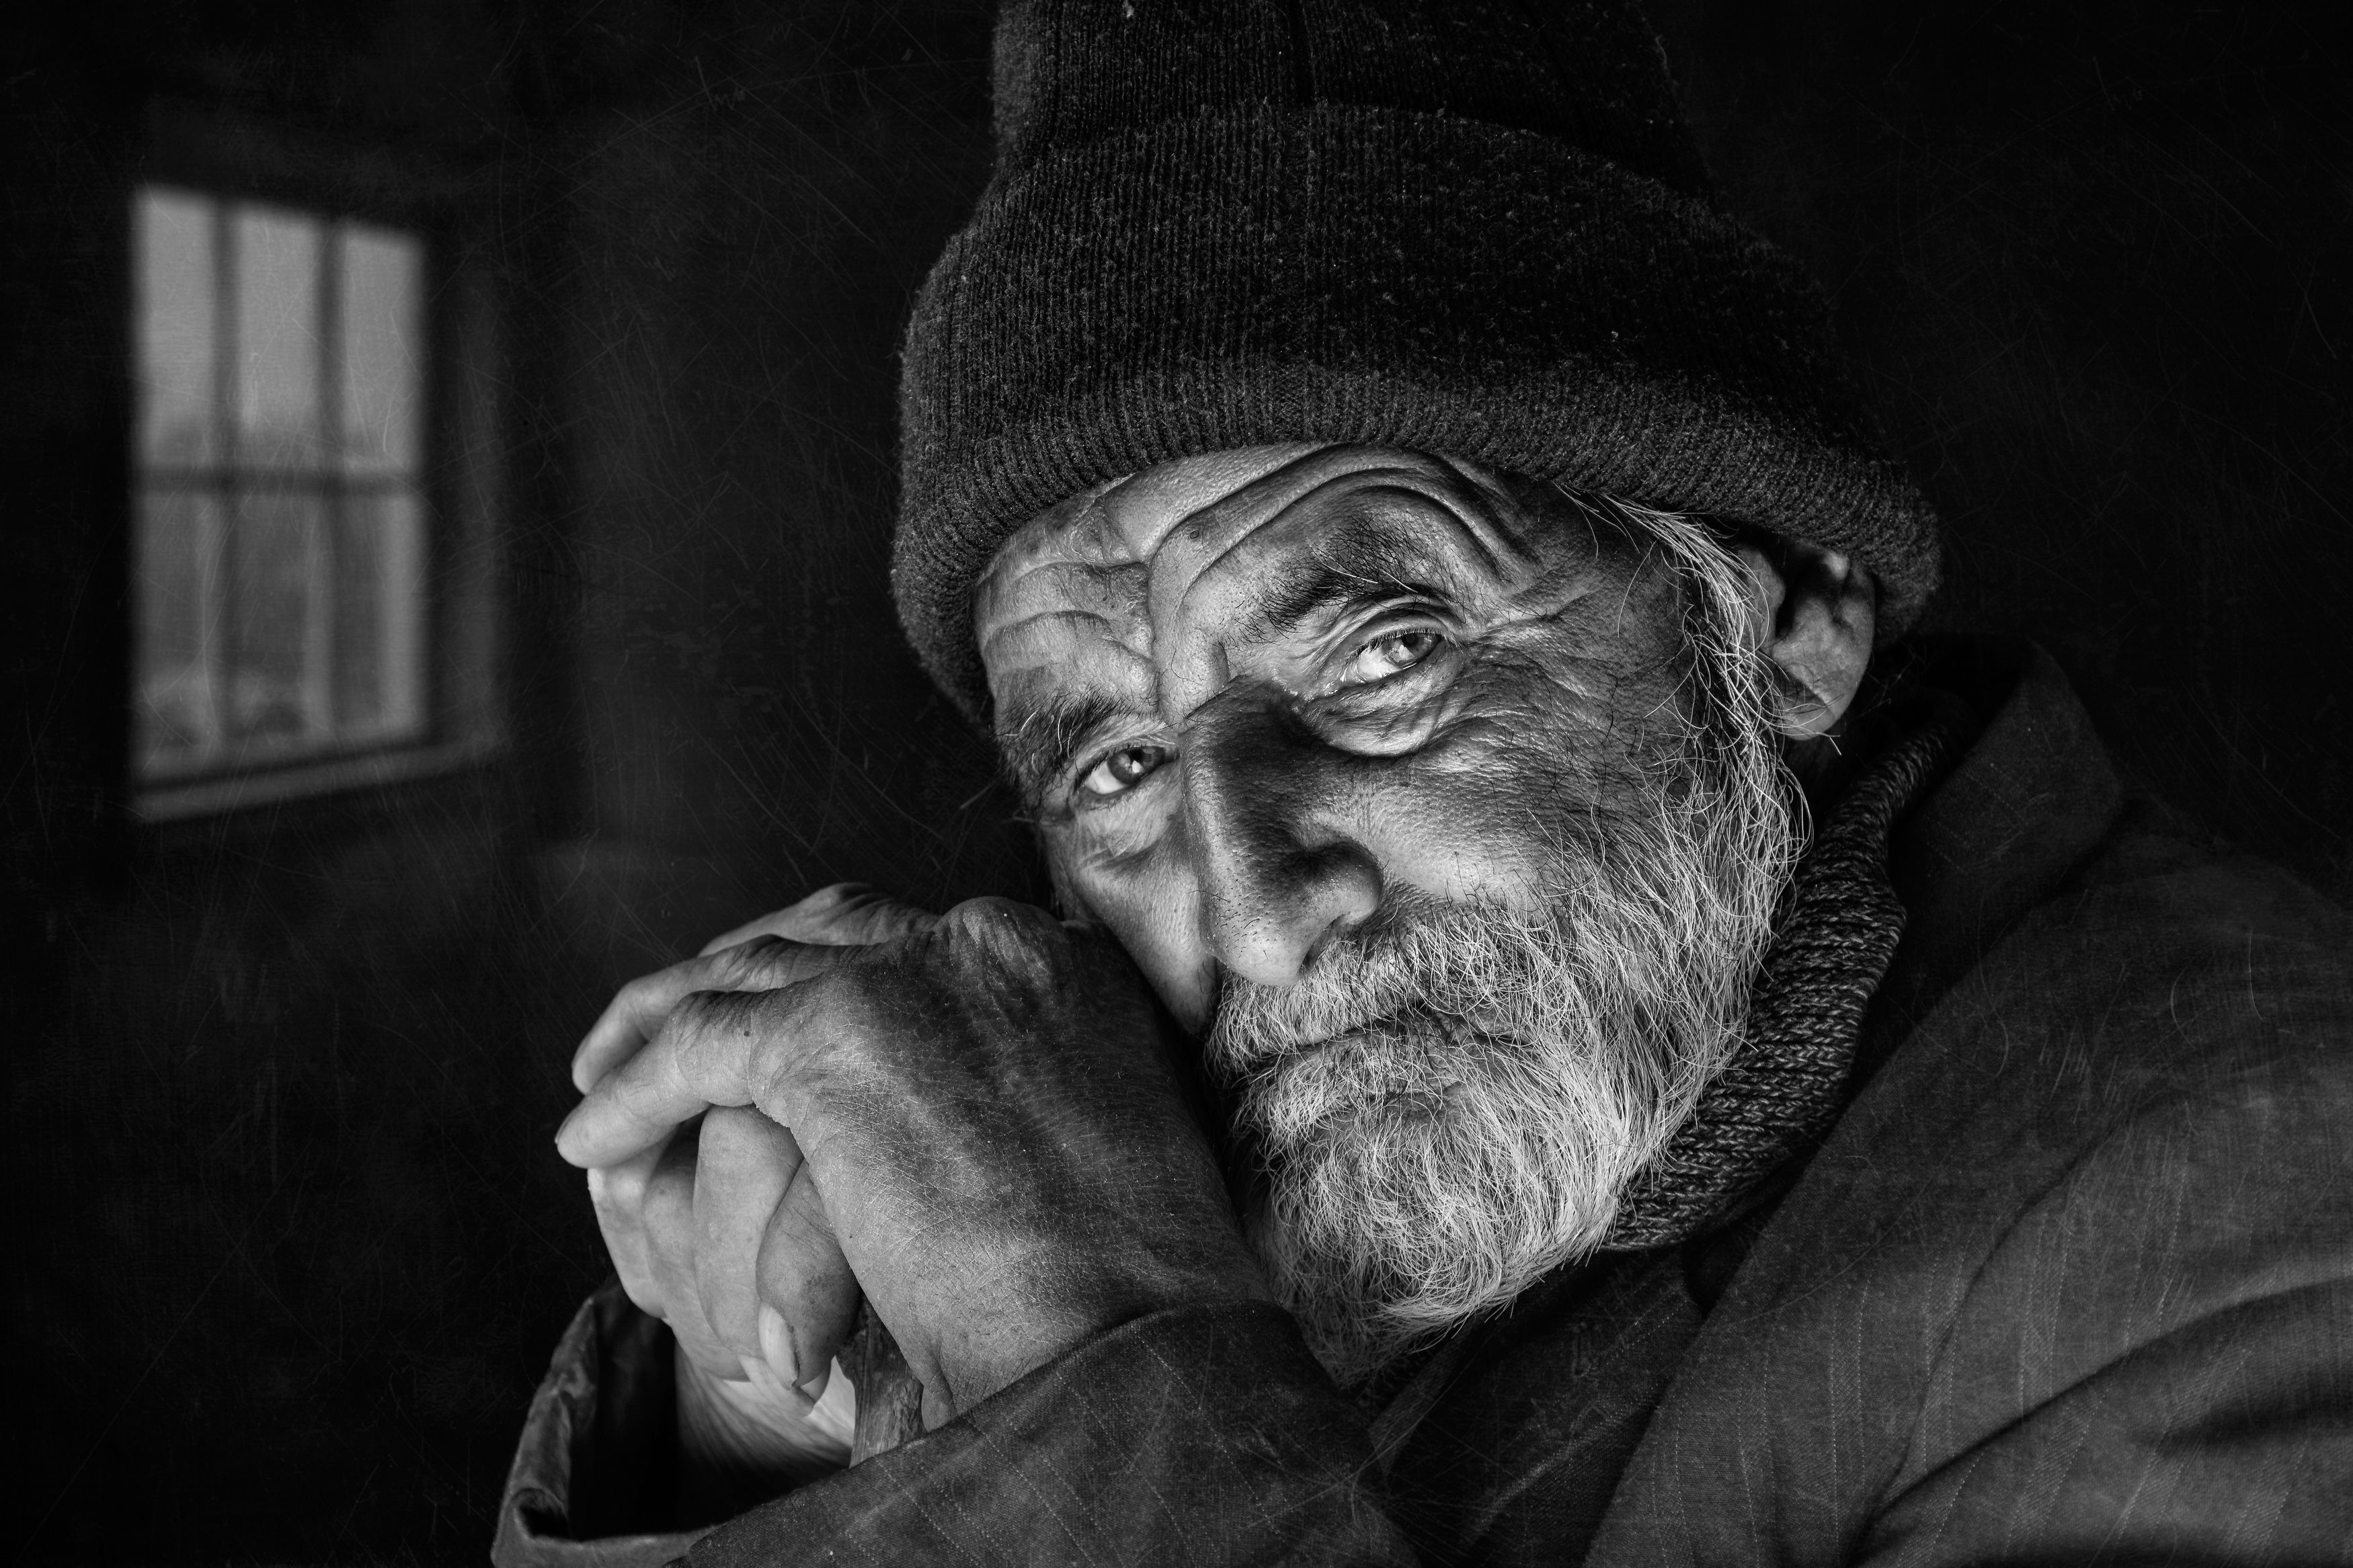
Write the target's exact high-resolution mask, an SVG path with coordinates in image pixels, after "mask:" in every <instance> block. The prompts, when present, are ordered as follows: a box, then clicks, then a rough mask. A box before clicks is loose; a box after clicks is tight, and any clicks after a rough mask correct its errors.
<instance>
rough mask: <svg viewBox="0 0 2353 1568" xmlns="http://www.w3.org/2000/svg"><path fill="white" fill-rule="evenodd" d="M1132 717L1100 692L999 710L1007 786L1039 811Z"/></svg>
mask: <svg viewBox="0 0 2353 1568" xmlns="http://www.w3.org/2000/svg"><path fill="white" fill-rule="evenodd" d="M1127 712H1128V708H1127V705H1126V704H1125V703H1124V702H1122V701H1120V700H1118V699H1116V698H1114V697H1111V696H1108V695H1106V694H1105V693H1103V692H1100V691H1084V692H1072V691H1057V692H1052V693H1050V694H1049V695H1047V696H1046V697H1044V698H1041V699H1039V700H1037V701H1034V702H1029V703H1017V704H1012V705H1009V706H1008V707H1007V708H1001V709H999V710H997V758H998V761H999V763H1000V764H1001V765H1002V766H1003V768H1004V770H1005V777H1006V782H1007V783H1008V784H1011V785H1012V786H1013V788H1014V790H1015V791H1016V792H1017V793H1018V795H1020V796H1021V798H1022V800H1023V802H1024V803H1026V804H1027V805H1029V807H1030V808H1031V809H1032V810H1035V809H1037V807H1038V806H1039V804H1040V803H1041V802H1043V801H1044V799H1045V798H1046V792H1047V791H1048V789H1050V787H1052V785H1053V783H1054V781H1055V780H1056V779H1058V778H1060V776H1061V775H1062V771H1063V770H1064V769H1065V768H1068V767H1069V766H1070V765H1071V758H1072V757H1074V756H1076V755H1077V754H1078V753H1079V752H1080V750H1081V749H1082V748H1083V747H1084V746H1085V745H1086V744H1087V743H1088V742H1090V741H1092V739H1093V738H1094V737H1095V735H1096V734H1097V733H1098V732H1099V731H1102V730H1103V728H1104V727H1105V726H1107V725H1109V724H1110V723H1111V721H1113V720H1114V719H1118V718H1121V717H1124V716H1125V715H1126V714H1127Z"/></svg>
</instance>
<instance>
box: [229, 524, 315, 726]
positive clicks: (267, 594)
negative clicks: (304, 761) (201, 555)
mask: <svg viewBox="0 0 2353 1568" xmlns="http://www.w3.org/2000/svg"><path fill="white" fill-rule="evenodd" d="M324 510H325V509H324V508H323V507H322V505H321V504H320V498H319V497H318V496H317V495H315V494H311V493H306V492H303V491H300V490H259V491H248V493H247V494H246V495H245V496H244V497H243V498H242V499H241V501H240V504H239V506H238V510H237V523H236V528H235V530H234V531H233V533H232V535H231V538H230V551H229V554H230V558H231V561H232V563H233V565H232V568H231V576H232V578H233V583H232V585H231V588H230V605H231V614H230V616H229V637H228V659H227V664H228V680H229V690H228V697H229V701H228V722H229V731H230V733H231V734H232V735H233V736H235V737H236V739H237V742H238V744H239V747H240V749H241V750H243V751H245V752H248V754H251V755H258V756H271V755H277V754H280V753H281V752H287V751H290V750H299V749H301V747H302V746H304V745H305V744H306V743H315V742H321V741H323V740H325V739H326V738H327V734H328V728H329V725H328V714H327V711H326V708H327V703H326V697H327V690H326V686H325V679H326V675H327V670H326V651H327V650H326V633H327V631H328V626H327V620H326V617H327V615H328V613H329V609H330V606H329V605H328V602H327V595H326V594H325V593H324V592H323V591H322V590H323V589H324V587H325V585H326V584H325V577H326V564H327V563H326V558H325V557H326V552H325V550H324V548H323V546H324V544H325V541H324V539H323V538H322V536H321V520H322V516H323V514H324Z"/></svg>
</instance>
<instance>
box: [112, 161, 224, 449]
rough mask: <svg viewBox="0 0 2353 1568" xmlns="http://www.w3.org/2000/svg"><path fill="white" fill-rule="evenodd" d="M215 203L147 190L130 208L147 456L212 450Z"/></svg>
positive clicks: (141, 424) (141, 409) (141, 430)
mask: <svg viewBox="0 0 2353 1568" xmlns="http://www.w3.org/2000/svg"><path fill="white" fill-rule="evenodd" d="M212 217H213V204H212V203H210V202H208V201H206V200H205V199H204V198H203V197H202V196H192V195H187V194H186V193H185V192H181V191H159V190H144V191H142V192H140V193H139V199H138V202H137V204H136V205H135V206H134V207H133V208H132V246H133V247H134V249H135V254H136V256H137V258H138V259H137V263H136V266H137V269H138V282H137V289H138V293H139V298H138V303H137V307H136V309H137V316H136V321H137V327H136V331H137V334H138V349H137V353H138V372H137V374H138V381H139V454H140V457H141V458H142V460H143V461H145V462H150V463H197V462H202V461H203V460H204V459H205V458H206V457H208V456H210V455H211V452H212V408H213V326H214V323H213V303H214V296H213V222H212Z"/></svg>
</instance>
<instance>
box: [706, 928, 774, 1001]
mask: <svg viewBox="0 0 2353 1568" xmlns="http://www.w3.org/2000/svg"><path fill="white" fill-rule="evenodd" d="M785 951H786V942H785V941H784V940H783V939H782V938H780V937H775V936H769V935H765V934H763V935H760V936H755V937H753V938H751V939H750V940H749V941H746V942H738V943H736V944H735V945H734V946H733V947H730V948H725V949H723V950H721V951H720V952H717V953H714V954H713V955H712V957H711V958H710V959H708V960H706V961H705V962H706V963H708V965H709V970H708V973H709V975H710V977H711V978H712V979H714V980H716V981H717V982H718V983H719V984H720V986H721V987H723V988H724V989H727V990H734V991H750V990H765V989H766V988H767V987H768V986H770V985H771V984H775V981H774V978H773V976H774V975H775V973H776V960H777V958H778V956H779V955H780V954H782V953H783V952H785Z"/></svg>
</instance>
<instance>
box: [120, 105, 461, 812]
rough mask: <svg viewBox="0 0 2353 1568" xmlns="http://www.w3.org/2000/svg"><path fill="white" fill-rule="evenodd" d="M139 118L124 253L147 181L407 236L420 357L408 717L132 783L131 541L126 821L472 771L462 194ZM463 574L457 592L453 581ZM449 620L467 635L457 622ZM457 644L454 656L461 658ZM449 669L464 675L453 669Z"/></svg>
mask: <svg viewBox="0 0 2353 1568" xmlns="http://www.w3.org/2000/svg"><path fill="white" fill-rule="evenodd" d="M149 118H150V123H149V128H148V133H147V136H146V138H145V148H146V151H145V155H144V156H143V157H142V158H141V159H139V160H138V161H137V163H135V165H134V167H133V168H132V171H131V174H132V177H131V180H130V181H129V183H128V184H127V186H126V187H125V189H124V191H123V197H122V208H121V216H122V222H123V225H124V232H125V235H126V237H129V238H132V240H133V241H134V242H135V232H134V216H133V215H134V212H135V208H136V205H137V203H138V201H139V199H140V197H141V195H142V193H143V192H145V191H147V190H149V189H153V188H161V189H164V190H170V191H177V192H183V193H186V194H189V195H197V196H202V197H204V198H206V199H208V200H210V201H214V202H217V203H220V204H223V205H227V206H233V205H235V204H239V203H250V204H255V205H263V206H269V207H275V208H279V209H281V210H286V211H291V212H295V213H299V214H301V215H303V216H309V217H311V218H314V219H317V220H320V221H321V222H322V230H323V231H324V232H325V233H330V234H331V233H332V232H333V226H334V225H335V224H337V223H342V222H349V223H357V224H365V225H370V226H378V227H383V228H387V229H393V230H397V231H400V232H402V233H405V234H408V235H412V236H414V237H417V240H418V241H419V242H420V247H421V249H422V251H423V257H422V264H421V269H420V271H421V277H420V284H421V289H422V292H423V299H422V300H421V311H420V326H421V331H422V335H423V342H422V349H423V353H424V358H425V363H424V366H423V375H422V380H421V384H420V387H419V396H420V400H421V404H422V406H421V407H420V408H419V409H418V425H417V446H418V451H417V465H416V469H415V484H416V493H417V497H418V503H419V507H420V510H421V511H422V513H423V528H422V532H423V539H422V541H421V545H420V552H419V553H420V556H421V563H420V576H421V580H422V591H423V602H422V604H421V605H419V606H418V626H417V643H418V647H419V649H420V658H419V665H420V668H418V670H417V681H418V701H419V705H420V707H421V709H422V722H421V724H420V725H419V727H418V728H417V730H416V731H413V732H410V733H406V734H402V735H396V736H384V737H377V738H371V739H367V740H362V741H356V742H348V743H335V742H330V744H329V745H328V746H327V747H326V748H325V749H322V750H306V751H304V752H300V753H299V754H295V755H290V756H287V757H283V758H263V759H248V760H246V761H241V762H234V763H227V764H225V765H222V766H220V767H218V768H208V769H206V770H204V771H202V772H198V773H188V774H185V775H182V776H173V775H170V774H165V775H163V776H160V777H153V778H151V777H149V776H147V774H146V773H145V768H144V760H143V758H142V755H141V752H140V747H139V743H138V738H137V732H136V731H137V726H138V711H139V704H140V700H141V698H140V692H139V682H140V680H141V679H142V670H141V669H140V668H139V659H138V653H137V639H138V637H139V635H140V633H139V626H140V621H141V606H140V605H139V603H138V601H137V597H136V596H137V595H138V594H139V593H140V592H141V585H140V583H139V581H138V577H137V572H136V558H135V546H134V553H133V556H132V567H133V570H132V577H131V579H130V580H129V582H128V584H127V587H128V590H129V593H130V594H131V595H132V599H131V601H130V603H129V605H128V606H127V609H128V614H127V616H126V617H125V620H124V622H123V626H124V631H125V633H126V635H127V637H128V638H129V643H128V645H127V646H126V648H125V650H124V651H125V657H124V660H123V666H122V668H123V669H124V672H125V689H124V698H125V701H124V707H123V723H124V725H125V730H126V732H125V736H124V743H123V749H122V752H121V756H122V758H123V764H124V772H125V779H124V782H125V786H126V795H127V797H128V800H129V803H130V805H131V809H132V814H133V815H134V816H136V817H138V818H140V819H142V820H145V821H148V822H152V823H162V822H168V821H172V820H176V819H182V818H188V817H198V816H219V815H222V814H227V813H233V812H237V811H239V810H243V809H246V808H248V807H253V806H261V805H279V804H280V803H286V802H291V801H296V800H301V799H304V798H307V797H311V796H315V795H330V794H337V793H342V792H346V791H352V790H359V789H366V788H371V787H376V786H382V785H386V784H397V783H399V782H401V781H404V780H407V779H412V778H418V777H423V776H427V775H431V774H438V773H447V772H449V771H452V770H455V769H459V768H463V767H467V766H470V765H473V764H476V763H481V762H484V761H487V760H489V759H490V758H491V756H493V755H494V754H496V753H498V752H501V750H502V749H503V732H504V728H505V726H504V722H503V713H502V711H501V707H502V705H501V703H500V702H499V701H498V700H497V692H496V689H495V666H496V662H497V655H498V652H499V642H500V631H501V628H500V627H499V626H498V625H497V620H498V615H497V598H498V595H497V593H496V591H495V584H494V583H493V582H491V580H490V576H491V575H494V574H495V572H496V570H497V566H498V563H497V560H496V555H497V544H498V540H497V530H498V516H497V514H498V512H499V510H501V502H502V497H501V494H500V489H501V486H500V482H499V481H500V479H501V476H500V475H498V474H497V473H496V472H495V471H493V470H494V469H495V466H496V458H495V454H496V453H497V451H498V449H499V446H500V443H499V442H498V441H497V439H496V436H497V425H498V410H497V409H496V408H495V407H494V406H479V405H480V404H481V403H482V401H483V399H484V398H486V397H489V396H491V395H493V391H494V388H495V386H496V384H497V379H498V374H499V364H498V358H499V351H500V347H501V345H500V344H499V342H497V336H498V334H497V331H496V320H495V317H496V300H495V293H494V290H493V289H492V288H491V279H489V278H488V277H487V276H485V275H484V274H483V272H482V270H481V269H480V268H477V267H473V266H470V265H469V264H468V263H467V261H466V260H465V259H464V258H465V256H466V255H467V251H468V243H467V242H468V240H469V238H470V237H471V236H472V234H473V233H475V232H476V231H477V230H478V227H479V220H478V218H477V216H476V214H477V209H478V207H479V205H480V204H479V201H478V198H477V197H476V195H475V194H474V192H473V190H472V187H471V184H470V182H469V181H467V180H466V179H465V178H463V177H462V176H460V175H457V174H451V173H449V172H448V171H447V170H444V169H439V168H437V167H435V166H433V165H431V164H430V163H427V162H426V161H424V160H421V159H418V158H417V157H414V156H410V155H406V154H403V153H397V152H392V151H387V150H385V149H381V148H374V147H366V146H358V145H353V144H349V143H341V142H334V141H331V140H329V139H326V138H311V137H305V136H301V135H300V134H299V133H296V132H289V131H287V130H286V129H284V128H283V127H280V126H277V125H270V126H267V127H264V126H261V125H257V124H254V123H251V122H248V121H240V120H237V119H231V118H226V117H223V116H221V115H219V114H218V113H216V112H210V111H205V110H195V109H191V108H188V107H186V106H181V105H173V104H168V103H166V104H159V105H157V106H155V108H154V109H153V111H152V112H151V114H150V117H149ZM132 264H133V268H134V270H133V272H132V273H127V274H126V275H125V284H126V289H125V293H124V298H123V300H122V306H123V310H124V311H125V320H126V322H127V323H128V327H129V330H128V331H126V333H125V336H124V339H123V342H124V349H125V353H126V356H127V357H126V362H125V365H124V373H125V374H126V376H127V377H130V378H132V381H133V383H134V392H135V378H136V374H137V357H138V354H139V353H140V343H139V341H138V331H139V323H138V321H137V319H136V316H135V314H134V313H133V312H134V311H135V309H136V295H135V289H136V281H135V267H136V256H135V254H133V255H132ZM125 457H126V459H127V461H126V463H125V467H124V469H123V485H124V490H123V497H122V501H123V506H124V516H125V519H126V521H128V522H130V523H131V524H132V527H133V529H134V531H135V528H136V522H137V518H138V516H139V508H140V506H141V504H142V493H143V492H144V491H145V490H146V489H148V488H149V487H150V485H151V483H152V482H153V481H152V478H151V476H153V474H154V473H156V472H157V471H158V470H156V469H151V468H150V467H149V466H148V463H147V460H146V458H145V454H144V453H143V452H142V451H141V450H140V449H139V448H138V446H137V443H136V441H135V440H132V441H131V442H129V443H128V444H127V446H126V450H125ZM229 472H230V473H231V474H234V473H235V472H236V468H234V467H232V468H230V469H229ZM347 482H348V481H347V480H346V479H343V477H341V476H338V477H337V478H336V479H332V481H331V480H328V479H325V478H324V476H322V480H321V484H320V487H319V489H320V493H321V494H322V496H323V495H324V494H325V492H326V488H327V485H328V484H330V483H332V484H334V485H337V486H341V485H343V484H344V483H347ZM486 574H488V575H486ZM466 578H470V579H471V581H470V582H465V583H462V584H461V582H460V579H466ZM453 590H455V591H453ZM207 613H210V610H209V608H208V612H207ZM460 616H470V617H472V618H474V619H475V620H476V621H477V622H479V623H480V624H479V625H476V626H472V627H461V626H459V624H458V621H459V617H460ZM469 632H470V633H471V635H470V636H467V635H465V634H467V633H469ZM461 643H462V644H465V645H468V646H467V652H466V654H464V655H461V654H460V652H459V648H460V646H461ZM461 659H463V660H465V661H467V662H470V663H471V664H472V665H474V666H475V667H476V668H469V669H460V668H459V664H460V662H461Z"/></svg>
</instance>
